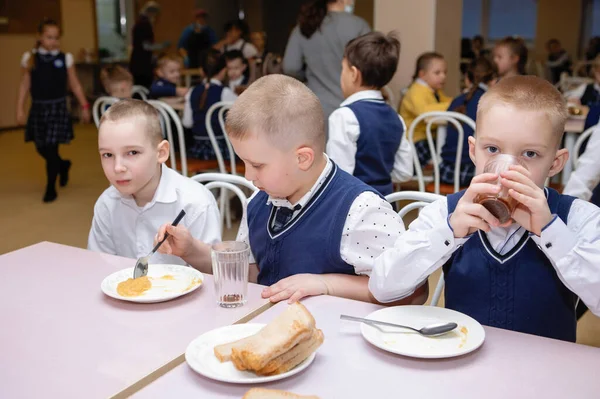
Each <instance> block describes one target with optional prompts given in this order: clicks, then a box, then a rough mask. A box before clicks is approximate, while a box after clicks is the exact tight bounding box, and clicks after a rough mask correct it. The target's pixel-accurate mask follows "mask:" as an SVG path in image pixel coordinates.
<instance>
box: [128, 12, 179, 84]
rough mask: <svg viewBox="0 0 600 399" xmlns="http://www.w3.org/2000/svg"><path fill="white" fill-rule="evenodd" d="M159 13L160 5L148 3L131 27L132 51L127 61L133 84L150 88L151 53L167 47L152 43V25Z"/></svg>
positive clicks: (166, 44)
mask: <svg viewBox="0 0 600 399" xmlns="http://www.w3.org/2000/svg"><path fill="white" fill-rule="evenodd" d="M159 12H160V5H159V4H158V3H157V2H156V1H148V2H147V3H146V4H144V6H143V7H142V10H141V12H140V15H139V17H138V19H137V21H136V22H135V25H134V26H133V32H132V37H133V43H132V44H133V50H132V52H131V58H130V59H129V71H130V72H131V74H132V75H133V82H134V84H136V85H141V86H145V87H150V85H151V84H152V79H153V71H154V67H153V65H152V52H153V51H155V50H162V49H164V48H166V47H168V46H169V43H168V42H165V43H159V44H155V43H154V30H153V28H152V25H154V22H155V21H156V18H157V17H158V14H159Z"/></svg>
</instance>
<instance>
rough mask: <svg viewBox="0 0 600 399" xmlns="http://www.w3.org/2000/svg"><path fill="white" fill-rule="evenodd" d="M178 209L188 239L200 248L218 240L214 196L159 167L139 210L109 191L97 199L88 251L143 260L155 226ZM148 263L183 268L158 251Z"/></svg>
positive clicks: (112, 189)
mask: <svg viewBox="0 0 600 399" xmlns="http://www.w3.org/2000/svg"><path fill="white" fill-rule="evenodd" d="M182 209H183V210H185V212H186V214H185V216H184V217H183V219H182V220H181V222H180V223H179V224H180V225H182V226H185V227H186V228H187V229H188V230H189V231H190V234H191V235H192V237H194V238H196V239H198V240H200V241H202V242H204V243H206V244H212V243H215V242H218V241H220V240H221V221H220V217H219V210H218V208H217V204H216V201H215V198H214V196H213V195H212V194H211V193H210V191H208V190H207V189H206V188H205V187H204V186H203V185H202V184H198V183H197V182H195V181H193V180H192V179H190V178H187V177H185V176H182V175H180V174H179V173H177V172H175V171H174V170H172V169H170V168H169V167H167V166H166V165H164V164H163V165H162V167H161V177H160V183H159V184H158V187H157V189H156V192H155V193H154V198H153V199H152V201H150V202H149V203H147V204H146V205H144V206H143V207H139V206H138V205H137V204H136V203H135V199H134V198H133V197H131V196H125V195H122V194H121V193H120V192H119V191H118V190H117V189H116V188H115V187H113V186H110V187H109V188H107V189H106V190H105V191H104V192H103V193H102V195H100V198H98V200H97V201H96V205H95V206H94V219H93V220H92V227H91V229H90V233H89V237H88V249H89V250H92V251H96V252H104V253H107V254H111V255H119V256H124V257H128V258H133V259H137V258H139V257H142V256H146V255H148V253H150V251H151V250H152V248H153V246H154V245H153V242H154V237H155V235H156V233H157V232H158V229H159V228H160V226H162V225H163V224H165V223H169V222H170V221H172V220H173V219H175V217H176V216H177V215H178V214H179V212H180V211H181V210H182ZM152 262H153V263H162V264H179V265H184V264H185V262H184V261H183V260H182V259H181V258H179V257H176V256H172V255H166V254H161V253H158V252H157V253H156V254H154V255H153V256H152Z"/></svg>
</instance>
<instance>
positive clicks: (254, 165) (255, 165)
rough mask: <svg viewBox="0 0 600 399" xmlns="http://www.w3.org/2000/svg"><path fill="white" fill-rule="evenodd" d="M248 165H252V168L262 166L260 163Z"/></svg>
mask: <svg viewBox="0 0 600 399" xmlns="http://www.w3.org/2000/svg"><path fill="white" fill-rule="evenodd" d="M250 165H252V167H253V168H254V169H260V168H262V167H263V165H262V164H250Z"/></svg>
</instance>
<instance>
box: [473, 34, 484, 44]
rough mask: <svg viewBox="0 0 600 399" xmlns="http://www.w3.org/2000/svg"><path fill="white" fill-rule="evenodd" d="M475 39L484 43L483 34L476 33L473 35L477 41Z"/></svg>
mask: <svg viewBox="0 0 600 399" xmlns="http://www.w3.org/2000/svg"><path fill="white" fill-rule="evenodd" d="M475 40H477V41H479V42H481V44H482V45H483V36H481V35H475V36H473V41H475Z"/></svg>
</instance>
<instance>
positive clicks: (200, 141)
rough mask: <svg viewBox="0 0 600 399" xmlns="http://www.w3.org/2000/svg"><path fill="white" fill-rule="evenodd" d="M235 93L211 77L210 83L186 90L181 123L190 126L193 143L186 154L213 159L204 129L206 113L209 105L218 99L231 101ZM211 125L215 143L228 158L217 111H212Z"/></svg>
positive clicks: (213, 155) (213, 154)
mask: <svg viewBox="0 0 600 399" xmlns="http://www.w3.org/2000/svg"><path fill="white" fill-rule="evenodd" d="M206 90H208V93H207V97H206V101H205V103H204V107H203V108H202V109H200V99H201V98H202V94H203V93H204V92H205V91H206ZM236 99H237V95H235V93H233V92H232V91H231V90H230V89H229V88H228V87H224V86H223V84H222V83H221V82H220V81H219V80H217V79H211V80H210V84H206V83H205V84H200V85H197V86H195V87H193V88H192V89H191V90H188V93H187V94H186V96H185V107H184V110H183V118H182V124H183V126H184V127H186V128H190V129H191V131H192V135H193V143H192V145H191V146H189V147H188V156H190V157H192V158H197V159H204V160H210V159H215V158H216V154H215V150H214V148H213V146H212V144H211V142H210V138H209V137H208V133H207V131H206V113H207V112H208V110H209V109H210V107H211V106H212V105H213V104H215V103H217V102H219V101H230V102H233V101H235V100H236ZM211 126H212V129H213V132H214V134H215V138H216V139H217V143H218V145H219V148H220V150H221V154H222V155H223V157H224V158H226V159H228V157H229V151H228V149H227V145H226V143H225V137H224V133H223V131H222V130H221V124H220V123H219V113H218V112H214V113H213V115H212V119H211Z"/></svg>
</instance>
